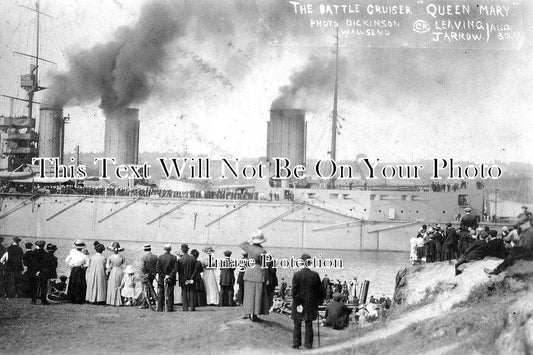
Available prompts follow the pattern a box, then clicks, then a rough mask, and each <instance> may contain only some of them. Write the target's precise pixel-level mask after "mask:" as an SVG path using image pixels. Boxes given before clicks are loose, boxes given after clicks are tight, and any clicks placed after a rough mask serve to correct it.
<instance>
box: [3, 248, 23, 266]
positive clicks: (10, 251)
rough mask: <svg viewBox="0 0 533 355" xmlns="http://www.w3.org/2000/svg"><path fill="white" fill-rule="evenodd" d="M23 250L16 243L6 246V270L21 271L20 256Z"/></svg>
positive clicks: (21, 256)
mask: <svg viewBox="0 0 533 355" xmlns="http://www.w3.org/2000/svg"><path fill="white" fill-rule="evenodd" d="M23 256H24V252H23V251H22V249H21V248H20V247H19V246H18V245H14V244H12V245H10V246H8V247H7V263H6V268H5V270H6V271H23V270H24V266H23V265H22V258H23Z"/></svg>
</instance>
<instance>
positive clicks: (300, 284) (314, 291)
mask: <svg viewBox="0 0 533 355" xmlns="http://www.w3.org/2000/svg"><path fill="white" fill-rule="evenodd" d="M301 259H302V260H304V261H305V260H307V259H311V257H310V256H309V254H303V255H302V257H301ZM324 293H325V292H324V289H323V286H322V282H321V281H320V276H318V273H317V272H315V271H312V270H309V268H307V267H304V268H303V269H301V270H300V271H297V272H295V273H294V276H293V278H292V312H291V318H292V319H293V320H294V331H293V336H292V347H293V348H294V349H298V348H299V347H300V346H301V345H302V322H304V323H305V341H304V346H305V348H306V349H311V348H312V347H313V321H314V320H315V319H316V318H317V317H318V306H319V305H321V304H322V302H323V301H324Z"/></svg>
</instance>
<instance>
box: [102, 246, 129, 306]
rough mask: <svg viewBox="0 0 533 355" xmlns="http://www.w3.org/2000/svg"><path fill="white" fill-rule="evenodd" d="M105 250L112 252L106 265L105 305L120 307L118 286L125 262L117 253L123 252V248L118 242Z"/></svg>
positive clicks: (120, 298) (122, 275) (120, 297)
mask: <svg viewBox="0 0 533 355" xmlns="http://www.w3.org/2000/svg"><path fill="white" fill-rule="evenodd" d="M107 249H109V250H111V251H113V255H111V256H110V257H109V258H108V259H107V264H106V268H107V273H108V274H109V278H108V281H107V295H106V304H108V305H110V306H122V296H121V295H120V284H121V283H122V278H123V277H124V271H123V270H122V265H124V263H125V262H126V258H125V257H124V256H122V255H120V254H119V252H121V251H124V248H122V247H121V246H120V244H119V243H118V242H113V244H111V246H108V247H107Z"/></svg>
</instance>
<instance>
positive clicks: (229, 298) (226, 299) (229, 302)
mask: <svg viewBox="0 0 533 355" xmlns="http://www.w3.org/2000/svg"><path fill="white" fill-rule="evenodd" d="M230 257H231V251H230V250H226V251H225V252H224V258H225V259H226V260H227V261H228V262H229V261H230ZM233 285H235V268H232V267H221V268H220V297H219V299H220V303H219V305H218V306H219V307H232V306H233Z"/></svg>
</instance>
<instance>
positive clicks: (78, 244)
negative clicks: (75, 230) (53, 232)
mask: <svg viewBox="0 0 533 355" xmlns="http://www.w3.org/2000/svg"><path fill="white" fill-rule="evenodd" d="M74 246H75V247H76V248H83V247H85V242H84V241H83V240H81V239H76V241H75V242H74Z"/></svg>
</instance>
